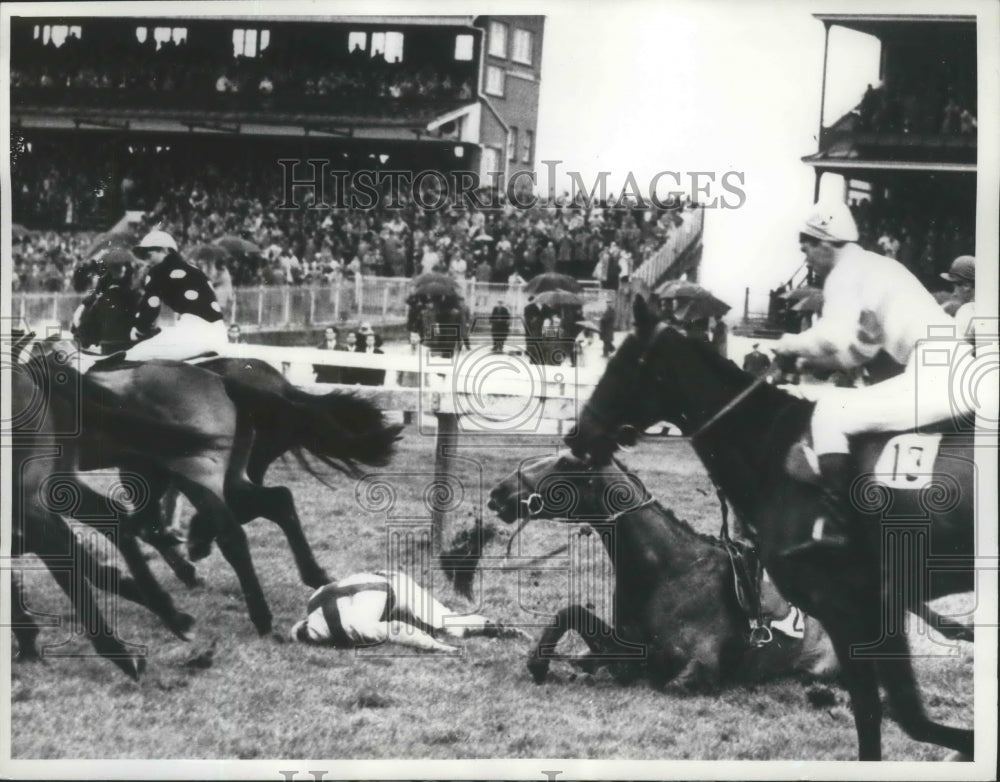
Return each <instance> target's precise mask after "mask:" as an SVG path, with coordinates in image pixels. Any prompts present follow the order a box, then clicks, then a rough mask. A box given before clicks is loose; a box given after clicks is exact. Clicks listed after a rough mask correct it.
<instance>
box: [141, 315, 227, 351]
mask: <svg viewBox="0 0 1000 782" xmlns="http://www.w3.org/2000/svg"><path fill="white" fill-rule="evenodd" d="M228 342H229V339H228V337H227V335H226V324H225V322H223V321H221V320H217V321H215V322H214V323H209V322H208V321H207V320H202V319H201V318H199V317H197V316H196V315H188V314H184V315H179V316H178V317H177V325H176V326H171V327H168V328H165V329H163V330H162V331H161V332H160V333H159V334H156V335H155V336H152V337H150V338H149V339H146V340H143V341H142V342H140V343H138V344H137V345H134V346H132V347H131V348H129V349H128V351H127V352H126V353H125V358H126V359H128V360H130V361H147V360H149V359H152V358H163V359H173V360H175V361H182V360H184V359H186V358H191V357H192V356H196V355H198V354H199V353H204V352H205V351H206V350H219V351H221V350H224V349H225V345H226V344H228Z"/></svg>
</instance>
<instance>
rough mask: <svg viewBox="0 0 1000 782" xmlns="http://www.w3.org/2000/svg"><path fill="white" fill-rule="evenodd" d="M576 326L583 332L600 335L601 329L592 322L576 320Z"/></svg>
mask: <svg viewBox="0 0 1000 782" xmlns="http://www.w3.org/2000/svg"><path fill="white" fill-rule="evenodd" d="M576 325H577V326H580V327H581V328H582V329H583V330H584V331H593V332H595V333H597V334H600V333H601V327H600V326H598V325H597V324H596V323H594V321H592V320H578V321H577V322H576Z"/></svg>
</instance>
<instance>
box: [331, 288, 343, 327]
mask: <svg viewBox="0 0 1000 782" xmlns="http://www.w3.org/2000/svg"><path fill="white" fill-rule="evenodd" d="M340 283H341V281H340V280H337V281H336V283H335V284H334V287H333V289H332V290H333V322H334V323H340Z"/></svg>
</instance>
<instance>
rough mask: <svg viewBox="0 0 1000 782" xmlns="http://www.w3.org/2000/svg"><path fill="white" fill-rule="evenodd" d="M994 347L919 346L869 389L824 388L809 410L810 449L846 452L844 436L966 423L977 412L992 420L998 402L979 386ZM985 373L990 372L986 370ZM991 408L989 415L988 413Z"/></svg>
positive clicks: (993, 361)
mask: <svg viewBox="0 0 1000 782" xmlns="http://www.w3.org/2000/svg"><path fill="white" fill-rule="evenodd" d="M996 362H997V347H996V345H995V344H994V345H981V346H980V347H979V348H978V351H977V352H975V353H974V352H973V349H972V346H971V345H970V344H968V343H964V342H950V341H946V342H943V343H942V344H940V345H935V344H933V343H928V344H922V345H921V346H919V347H918V350H917V351H915V352H914V356H913V358H912V359H911V360H910V363H909V364H908V365H907V367H906V370H905V371H904V372H903V373H902V374H901V375H898V376H896V377H894V378H890V379H889V380H886V381H884V382H882V383H878V384H876V385H874V386H868V387H867V388H857V389H852V388H828V389H826V388H825V389H824V394H823V396H822V397H821V398H820V399H819V401H818V402H817V403H816V409H815V411H814V412H813V419H812V436H813V448H814V450H815V451H816V453H817V454H825V453H827V454H828V453H848V437H850V436H853V435H859V434H864V433H868V432H872V433H875V432H899V431H906V430H908V429H916V428H920V427H925V426H929V425H931V424H935V423H938V422H940V421H947V420H949V419H951V418H961V419H963V420H964V421H967V422H969V424H968V429H966V428H965V427H964V426H963V428H962V430H963V431H972V427H973V426H975V425H976V415H977V413H978V414H979V415H980V416H982V417H983V419H982V420H984V421H993V422H994V426H995V421H996V412H995V405H996V398H995V397H994V398H992V399H990V398H988V397H984V395H983V390H982V389H980V388H978V384H979V383H980V382H981V381H982V380H983V379H985V378H984V376H983V371H982V370H983V369H984V368H988V367H989V366H992V367H993V372H994V373H995V371H996ZM987 374H988V372H987ZM991 410H992V412H991Z"/></svg>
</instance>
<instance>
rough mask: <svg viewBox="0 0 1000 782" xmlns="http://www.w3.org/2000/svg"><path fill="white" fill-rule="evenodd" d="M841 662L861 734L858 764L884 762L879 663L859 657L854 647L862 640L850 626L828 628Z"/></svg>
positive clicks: (829, 625)
mask: <svg viewBox="0 0 1000 782" xmlns="http://www.w3.org/2000/svg"><path fill="white" fill-rule="evenodd" d="M824 626H825V627H826V630H827V633H828V634H829V636H830V640H831V641H832V642H833V648H834V649H835V650H836V652H837V659H838V660H839V661H840V674H841V678H842V679H843V683H844V686H845V687H846V688H847V692H848V694H849V695H850V696H851V710H852V711H853V712H854V727H855V730H857V733H858V760H881V759H882V702H881V701H880V700H879V691H878V677H877V676H876V671H875V663H874V662H872V661H871V660H866V659H864V658H860V657H855V656H854V655H853V654H852V652H851V646H852V644H853V643H854V642H856V641H858V640H859V637H858V633H857V631H856V630H855V629H853V628H852V627H851V625H850V624H849V623H845V624H843V625H841V624H840V623H839V622H838V623H836V624H834V623H827V624H826V625H824Z"/></svg>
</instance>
